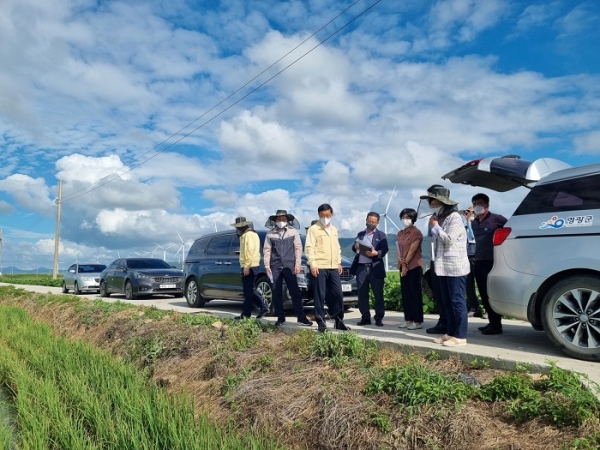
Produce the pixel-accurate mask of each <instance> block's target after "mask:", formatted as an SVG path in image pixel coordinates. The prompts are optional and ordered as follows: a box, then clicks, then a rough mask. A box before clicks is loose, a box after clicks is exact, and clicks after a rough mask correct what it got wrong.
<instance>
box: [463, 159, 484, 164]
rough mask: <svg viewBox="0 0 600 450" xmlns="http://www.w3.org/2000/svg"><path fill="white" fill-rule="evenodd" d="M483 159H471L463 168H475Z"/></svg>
mask: <svg viewBox="0 0 600 450" xmlns="http://www.w3.org/2000/svg"><path fill="white" fill-rule="evenodd" d="M482 159H483V158H479V159H473V160H472V161H469V162H468V163H466V164H465V166H476V165H477V164H479V163H480V162H481V160H482Z"/></svg>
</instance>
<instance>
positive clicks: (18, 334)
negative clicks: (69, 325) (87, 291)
mask: <svg viewBox="0 0 600 450" xmlns="http://www.w3.org/2000/svg"><path fill="white" fill-rule="evenodd" d="M0 382H1V384H2V387H3V389H4V393H5V394H6V395H4V402H2V399H1V398H0V402H2V408H0V414H2V418H3V420H0V446H1V448H4V449H9V448H29V449H109V448H110V449H127V450H129V449H182V450H183V449H185V450H188V449H215V450H216V449H222V448H228V449H240V450H242V449H244V450H245V449H270V448H280V447H279V445H277V443H275V441H274V440H272V439H267V438H265V437H263V436H260V435H259V434H257V433H250V432H247V433H238V432H231V430H229V429H228V427H227V426H217V425H216V424H214V423H211V422H210V421H208V420H207V417H206V415H203V414H200V415H198V416H196V412H195V408H194V406H193V402H192V399H191V398H190V397H189V396H187V395H183V394H180V395H171V394H169V393H167V392H166V391H165V390H163V389H160V388H158V387H156V386H154V385H148V383H147V380H146V378H145V377H144V376H142V375H141V374H140V373H139V371H138V370H136V369H135V368H134V367H132V366H131V365H128V364H124V363H123V362H119V361H118V360H115V359H114V358H113V357H112V356H111V355H110V354H109V353H107V352H105V351H101V350H98V349H95V348H93V347H92V346H91V345H88V344H85V343H82V342H77V341H69V340H67V339H64V338H62V337H57V336H55V335H53V334H52V333H51V331H50V329H49V328H48V327H47V326H45V325H40V324H35V323H33V322H32V320H31V319H30V318H29V317H28V315H27V313H26V312H25V311H24V310H22V309H19V308H17V307H13V306H0ZM11 446H12V447H11Z"/></svg>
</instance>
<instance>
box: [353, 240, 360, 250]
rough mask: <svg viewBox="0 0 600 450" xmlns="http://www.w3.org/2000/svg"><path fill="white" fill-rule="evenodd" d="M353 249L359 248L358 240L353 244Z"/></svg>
mask: <svg viewBox="0 0 600 450" xmlns="http://www.w3.org/2000/svg"><path fill="white" fill-rule="evenodd" d="M354 250H356V251H359V250H360V246H359V245H358V242H356V243H355V244H354Z"/></svg>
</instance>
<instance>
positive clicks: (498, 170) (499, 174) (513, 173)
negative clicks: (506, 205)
mask: <svg viewBox="0 0 600 450" xmlns="http://www.w3.org/2000/svg"><path fill="white" fill-rule="evenodd" d="M569 167H571V166H570V165H568V164H567V163H565V162H562V161H559V160H557V159H552V158H540V159H536V160H535V161H525V160H524V159H521V157H520V156H516V155H511V156H501V157H498V156H493V157H489V158H482V159H476V160H473V161H469V162H468V163H466V164H465V165H464V166H461V167H459V168H457V169H454V170H453V171H451V172H448V173H447V174H446V175H444V176H442V178H443V179H444V180H450V181H451V182H452V183H459V184H468V185H470V186H478V187H483V188H487V189H491V190H493V191H497V192H506V191H510V190H511V189H515V188H517V187H519V186H527V185H529V184H531V183H535V182H537V181H539V180H540V179H541V178H542V177H544V176H546V175H548V174H550V173H552V172H556V171H557V170H562V169H567V168H569Z"/></svg>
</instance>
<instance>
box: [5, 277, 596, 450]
mask: <svg viewBox="0 0 600 450" xmlns="http://www.w3.org/2000/svg"><path fill="white" fill-rule="evenodd" d="M0 308H1V309H0V380H1V382H2V385H3V386H4V387H6V388H8V392H9V393H10V396H9V400H10V405H11V407H12V409H13V411H15V413H14V416H13V417H15V418H16V421H15V426H16V428H15V429H16V430H17V431H18V433H17V438H18V439H20V442H24V441H23V439H24V438H25V436H27V435H30V437H29V438H28V439H31V442H33V443H34V444H32V445H30V446H29V447H28V446H26V445H22V447H23V448H111V449H112V448H115V449H121V448H123V449H125V448H127V449H129V448H192V449H193V448H242V447H244V448H252V446H253V445H254V448H269V447H268V442H269V440H267V439H265V438H261V437H260V436H261V435H260V434H258V435H256V434H251V435H248V434H247V433H248V429H252V430H259V432H260V433H264V434H262V436H265V435H273V436H275V438H276V439H278V440H279V442H282V443H283V444H285V445H286V446H288V447H289V448H302V449H308V448H322V449H338V448H341V447H343V446H346V447H348V448H361V449H384V448H430V449H433V448H438V449H443V448H462V449H485V448H511V446H512V447H514V448H521V449H542V448H561V449H586V450H588V449H596V448H598V446H600V417H599V415H600V404H599V403H598V401H597V399H596V398H595V397H594V395H593V394H592V393H591V392H590V391H589V390H587V389H585V388H584V384H583V383H582V379H583V377H582V376H581V375H578V374H573V373H571V372H567V371H564V370H561V369H559V368H557V367H553V368H552V370H551V371H550V372H548V373H546V374H529V373H527V367H525V366H520V367H518V370H516V371H515V372H499V371H494V370H491V369H489V364H488V363H487V362H486V361H485V360H474V361H472V362H471V363H470V364H467V365H464V364H463V363H461V362H460V361H459V360H452V359H451V360H441V359H440V358H439V355H437V353H435V352H433V351H432V352H430V353H429V354H428V355H426V356H421V355H415V354H402V353H399V352H397V351H394V350H391V349H389V348H379V347H378V346H377V345H375V344H374V343H373V342H369V341H365V340H363V339H361V338H359V337H358V336H357V335H355V334H353V333H343V334H339V333H325V334H316V333H313V332H310V331H308V330H303V331H302V332H300V333H295V334H293V335H291V336H288V335H285V334H283V333H279V332H276V330H275V329H274V327H272V326H270V325H265V324H262V323H260V322H257V321H255V320H246V321H241V322H234V321H224V320H222V319H219V318H216V317H213V316H209V315H203V314H178V313H174V312H170V311H161V310H157V309H155V308H137V307H134V306H131V305H128V304H124V303H119V302H117V303H106V302H102V301H80V300H79V298H78V297H74V296H67V295H49V294H43V295H41V294H32V293H27V292H25V291H22V290H19V289H15V288H12V287H0ZM24 310H26V311H27V313H28V314H29V315H31V316H32V317H35V318H36V320H41V321H44V322H46V323H47V324H48V326H49V327H51V328H48V327H46V326H41V325H37V324H35V323H33V322H31V321H30V320H29V318H28V317H27V315H26V313H25V312H24ZM50 329H52V330H54V331H55V333H59V334H60V335H63V336H71V337H76V338H77V339H79V340H86V341H88V342H89V343H92V344H94V345H95V346H98V347H102V348H104V349H106V350H107V352H104V351H99V350H95V349H93V348H92V347H90V346H89V345H87V344H85V345H84V344H83V343H82V342H81V341H77V342H71V341H68V340H66V339H63V338H57V337H56V336H55V335H54V334H52V333H51V332H50ZM108 352H111V353H113V355H114V356H116V357H117V360H115V359H113V357H112V356H110V355H109V354H108ZM119 361H128V363H127V364H125V363H123V362H119ZM584 381H585V380H584ZM157 386H161V387H157ZM592 388H593V389H597V386H592ZM186 393H187V394H186ZM192 402H193V403H194V404H195V405H196V407H197V409H196V410H193V409H192V406H191V405H192ZM205 412H206V413H207V414H210V417H211V420H216V423H220V424H221V426H219V427H215V426H214V423H215V422H209V421H207V419H206V416H204V413H205ZM194 416H195V417H198V420H197V421H196V422H194V421H193V417H194ZM223 424H227V425H226V426H225V428H222V427H223ZM203 427H204V428H203ZM223 430H225V431H223ZM10 433H11V427H10V426H6V425H4V426H2V427H1V428H0V439H6V436H10ZM204 436H214V437H215V439H216V441H217V442H218V444H215V445H214V446H211V445H213V444H206V445H205V444H198V441H194V440H193V439H194V438H196V439H203V438H204ZM240 436H242V437H240ZM130 437H131V438H134V439H133V441H134V442H130V441H128V440H127V439H128V438H130ZM140 439H146V440H142V441H140ZM167 439H170V441H168V442H167V441H166V440H167ZM226 439H233V441H232V442H231V443H229V442H226ZM1 442H2V441H1V440H0V443H1ZM57 442H59V443H60V445H58V444H56V443H57ZM138 442H139V443H143V445H145V447H142V446H141V445H142V444H138ZM194 442H195V443H196V444H197V445H199V446H198V447H194V446H193V443H194ZM499 444H502V446H500V447H499ZM135 445H140V447H136V446H135ZM101 446H102V447H101Z"/></svg>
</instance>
